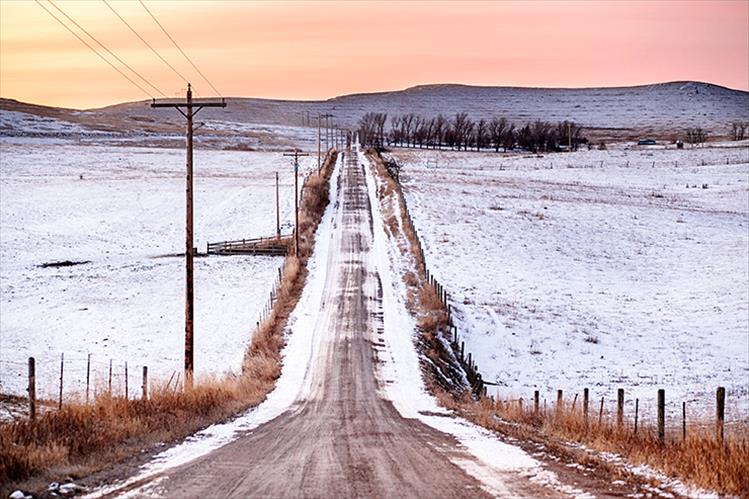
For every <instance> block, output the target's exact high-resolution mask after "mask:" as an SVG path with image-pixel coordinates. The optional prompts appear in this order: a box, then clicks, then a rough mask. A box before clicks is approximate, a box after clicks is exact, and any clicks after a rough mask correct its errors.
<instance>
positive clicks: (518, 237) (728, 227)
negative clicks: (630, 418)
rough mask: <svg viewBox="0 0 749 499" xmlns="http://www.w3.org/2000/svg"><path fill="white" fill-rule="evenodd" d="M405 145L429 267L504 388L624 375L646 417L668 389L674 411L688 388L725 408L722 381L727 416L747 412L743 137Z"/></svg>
mask: <svg viewBox="0 0 749 499" xmlns="http://www.w3.org/2000/svg"><path fill="white" fill-rule="evenodd" d="M394 156H395V157H396V158H397V160H398V161H399V163H401V164H402V165H403V170H402V179H403V181H404V185H405V192H406V197H407V200H408V204H409V206H410V208H411V213H412V216H413V218H414V222H415V223H416V225H417V228H418V229H419V232H420V235H421V237H422V240H423V243H424V245H425V251H426V252H427V262H428V265H429V267H430V268H431V269H432V271H433V273H434V274H435V276H436V277H437V278H438V279H439V280H440V281H441V282H442V283H443V285H445V287H446V289H447V290H448V292H449V293H450V294H451V299H452V302H453V305H454V307H455V309H456V314H455V315H456V317H457V322H458V327H459V330H460V333H461V334H462V336H463V338H464V339H465V341H466V343H467V345H466V348H467V349H468V350H469V351H471V352H472V353H473V354H474V356H475V358H476V359H477V362H478V365H479V366H480V369H481V372H482V374H483V375H484V377H485V379H487V380H489V381H492V382H497V383H499V384H500V387H499V390H498V391H499V394H500V396H503V397H525V398H527V397H528V396H529V395H532V390H533V389H540V390H541V391H542V393H543V397H545V398H548V399H549V400H551V397H553V396H554V395H553V393H554V392H555V391H556V390H557V389H564V390H565V391H566V393H567V394H568V395H567V396H568V397H572V394H573V393H578V392H580V391H581V390H582V388H583V387H590V388H591V390H592V397H593V398H594V399H595V397H598V398H600V397H606V399H607V400H613V399H614V398H615V389H616V388H619V387H621V388H624V389H625V390H626V394H627V398H628V399H633V398H635V397H638V398H640V399H641V409H643V414H644V415H645V416H644V418H645V419H646V420H648V419H652V418H653V417H654V414H655V413H654V411H653V408H652V405H651V404H652V401H653V399H654V398H655V394H656V390H657V388H665V389H666V398H667V402H668V404H669V411H670V412H671V414H672V415H673V416H675V415H676V414H677V412H676V410H677V409H676V408H677V407H679V408H680V405H681V401H682V400H685V401H687V404H688V408H689V409H688V411H689V412H690V413H691V414H694V412H698V411H699V412H702V411H705V412H707V411H712V410H714V409H713V404H714V397H715V395H714V391H715V388H716V387H717V386H719V385H722V386H726V388H727V389H728V395H729V402H728V406H729V407H728V411H729V417H730V418H733V419H736V418H738V417H743V418H746V417H747V415H748V414H749V386H748V385H749V382H748V381H747V380H748V379H749V148H747V145H746V144H744V145H743V147H739V148H725V147H721V148H705V149H699V150H689V149H688V150H682V151H678V150H664V149H638V148H637V147H631V146H620V147H618V148H616V149H613V150H608V151H584V152H582V151H581V152H578V153H571V154H556V155H547V156H545V157H536V156H526V157H523V156H522V155H514V156H512V155H503V154H499V155H496V154H492V153H482V154H477V153H454V152H433V151H430V152H427V151H415V150H400V151H397V152H395V153H394ZM703 184H704V185H705V187H706V188H704V189H703ZM677 404H678V406H677ZM628 405H629V404H628ZM631 405H632V406H633V405H634V404H631ZM643 405H644V407H643ZM607 407H611V406H609V405H608V404H607ZM632 409H633V407H630V408H629V410H632Z"/></svg>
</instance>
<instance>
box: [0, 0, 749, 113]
mask: <svg viewBox="0 0 749 499" xmlns="http://www.w3.org/2000/svg"><path fill="white" fill-rule="evenodd" d="M145 3H146V5H147V6H148V7H149V9H150V10H151V11H152V12H153V14H154V15H155V16H156V17H157V18H158V19H159V21H161V23H162V24H163V25H164V27H165V28H166V29H167V31H169V32H170V34H171V35H172V36H173V37H174V39H175V40H176V41H177V43H178V44H180V46H181V47H182V48H183V49H184V50H185V52H186V53H187V55H188V56H190V57H191V58H192V60H193V61H194V62H195V63H196V64H197V66H198V67H199V68H200V69H201V70H202V71H203V73H205V75H206V76H207V77H208V78H209V79H210V80H211V82H212V83H213V84H214V85H215V86H216V87H217V88H218V90H219V91H220V92H221V94H223V95H224V96H247V97H270V98H285V99H320V98H328V97H333V96H336V95H341V94H348V93H357V92H372V91H382V90H395V89H401V88H405V87H409V86H412V85H418V84H426V83H447V82H450V83H466V84H476V85H511V86H539V87H582V86H585V87H589V86H619V85H633V84H644V83H655V82H663V81H673V80H699V81H706V82H710V83H716V84H720V85H724V86H728V87H731V88H736V89H742V90H749V2H747V1H746V0H741V1H732V2H719V1H707V2H675V1H667V2H660V3H659V2H645V1H638V2H625V1H618V2H592V1H584V2H529V1H523V2H496V3H494V2H475V3H470V2H457V1H455V2H413V3H404V2H379V1H369V2H250V1H232V2H199V1H185V2H178V1H166V2H165V1H157V0H145ZM44 4H45V6H46V7H47V8H48V9H50V10H51V11H53V12H55V14H57V15H58V17H61V18H62V15H61V14H60V13H59V12H58V11H56V10H55V9H54V7H52V6H51V5H50V4H49V3H47V2H46V0H44ZM55 4H56V5H58V6H59V7H60V8H61V9H62V10H64V11H65V12H66V13H67V14H68V15H69V16H71V17H72V18H73V19H74V20H75V21H76V22H78V23H79V24H80V25H81V26H83V28H85V29H87V30H88V31H89V32H90V33H91V34H93V35H94V36H95V37H97V38H98V39H99V40H100V41H101V42H102V43H103V44H104V45H106V46H107V47H108V48H109V49H111V50H112V51H113V52H114V53H115V54H117V55H118V56H119V57H120V58H121V59H122V60H123V61H125V62H126V63H128V64H129V65H130V66H132V67H133V68H134V69H135V70H137V71H138V72H139V73H141V74H142V75H143V76H144V77H145V78H146V79H148V80H149V81H150V82H151V83H152V84H153V85H154V86H155V87H157V88H158V89H159V90H161V91H163V92H164V94H166V95H169V96H174V95H176V94H178V93H180V92H184V88H185V83H184V82H183V81H182V80H181V79H180V78H179V77H178V76H177V75H176V74H175V73H174V72H173V71H172V70H171V69H169V67H167V66H166V64H164V63H163V62H162V61H160V60H159V59H158V57H157V56H156V55H154V53H153V52H151V51H150V50H149V49H148V48H147V47H146V45H144V44H143V42H142V41H140V40H139V39H138V38H137V37H136V36H135V35H134V34H133V33H132V32H131V31H130V30H129V29H128V28H127V27H126V26H125V25H124V24H123V23H122V21H120V20H119V19H118V18H117V17H116V16H115V14H114V13H113V12H112V11H111V10H110V9H109V8H108V7H107V5H106V4H105V3H104V2H102V1H100V0H89V1H85V2H76V1H55ZM110 4H111V5H112V7H114V9H115V10H116V11H117V12H119V13H120V14H121V15H122V16H123V17H124V18H125V19H126V20H127V21H128V22H129V23H130V24H131V25H132V26H133V27H134V28H135V29H136V30H137V31H138V32H139V33H140V34H141V36H142V37H143V38H145V39H146V40H147V41H148V42H149V43H150V44H151V45H152V46H154V47H155V48H156V49H157V50H158V51H159V52H160V53H161V54H162V55H163V57H164V58H165V59H166V60H167V61H169V62H170V63H171V64H172V65H173V66H174V67H175V68H176V69H177V71H178V72H180V73H182V74H183V75H185V76H186V77H187V78H188V79H189V80H190V81H191V82H192V83H193V85H194V86H195V87H196V89H197V90H198V92H199V93H200V95H202V96H207V95H212V94H215V93H214V92H213V91H212V90H211V88H210V87H209V86H208V85H207V84H206V83H205V82H204V81H203V80H202V79H201V78H200V76H198V75H197V73H196V72H195V70H194V69H193V68H192V67H191V66H190V65H189V63H188V62H187V61H186V60H185V59H184V58H183V57H182V55H181V54H180V53H179V52H178V51H177V49H175V48H174V46H173V45H172V44H171V42H170V41H169V39H168V38H166V36H165V35H164V34H163V32H161V30H160V29H159V28H158V26H157V25H156V24H155V23H154V21H153V20H152V19H151V18H150V17H149V15H148V13H147V12H146V11H145V9H144V8H143V7H142V6H141V4H139V3H138V2H134V1H127V2H123V1H114V2H110ZM63 19H64V18H63ZM65 21H66V23H68V24H70V23H69V22H68V21H67V20H65ZM71 26H72V25H71ZM72 27H73V29H74V30H76V31H78V29H77V28H75V27H74V26H72ZM78 32H79V33H80V31H78ZM81 36H84V37H85V35H83V34H81ZM90 43H91V44H92V45H93V46H95V47H96V48H97V49H98V48H99V47H98V46H97V45H96V44H95V42H90ZM102 52H103V51H102ZM103 53H104V52H103ZM104 55H106V56H107V57H109V55H108V54H106V53H104ZM110 59H111V57H110ZM123 70H124V71H126V72H128V71H127V70H126V69H123ZM132 78H133V79H134V80H136V81H137V82H139V83H140V84H141V85H142V86H144V87H145V86H146V85H145V84H143V83H142V82H140V80H138V79H137V77H135V76H132ZM147 90H149V93H151V94H152V95H153V96H155V97H159V96H160V94H158V93H156V91H154V90H153V89H151V88H148V87H147ZM0 95H1V96H2V97H9V98H14V99H18V100H23V101H28V102H33V103H39V104H48V105H56V106H67V107H75V108H89V107H96V106H103V105H108V104H113V103H117V102H123V101H132V100H140V99H144V98H148V97H149V96H148V95H146V94H144V93H143V92H141V91H140V90H138V89H137V88H136V87H135V86H133V85H132V84H131V83H129V82H128V81H127V80H126V79H125V78H123V77H122V76H121V75H119V74H118V73H117V72H115V71H114V70H113V69H112V68H111V67H109V66H108V65H106V63H104V62H103V61H102V60H101V59H99V58H98V57H97V56H96V55H95V54H94V53H92V52H91V51H90V50H89V49H88V48H86V47H85V46H84V45H83V44H82V43H81V42H80V41H79V40H77V39H76V38H75V37H74V36H73V35H71V34H70V33H69V32H68V31H66V30H65V28H63V27H62V26H61V25H60V24H58V22H57V21H55V20H54V19H53V18H52V17H50V15H49V14H48V13H46V12H45V11H44V10H43V9H42V8H41V7H40V6H39V5H37V4H36V3H35V2H33V1H12V0H0Z"/></svg>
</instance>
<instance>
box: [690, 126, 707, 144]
mask: <svg viewBox="0 0 749 499" xmlns="http://www.w3.org/2000/svg"><path fill="white" fill-rule="evenodd" d="M684 135H685V136H686V139H687V142H689V143H690V144H692V147H694V146H696V145H699V144H702V143H704V142H705V141H706V140H707V131H706V130H703V129H702V128H701V127H696V128H687V129H686V130H685V132H684Z"/></svg>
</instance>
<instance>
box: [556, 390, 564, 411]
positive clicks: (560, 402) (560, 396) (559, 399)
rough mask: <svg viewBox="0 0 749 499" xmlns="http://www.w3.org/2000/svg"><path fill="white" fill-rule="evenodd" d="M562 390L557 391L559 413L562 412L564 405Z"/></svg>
mask: <svg viewBox="0 0 749 499" xmlns="http://www.w3.org/2000/svg"><path fill="white" fill-rule="evenodd" d="M562 397H563V393H562V390H557V413H559V412H561V411H562V404H564V399H563V398H562Z"/></svg>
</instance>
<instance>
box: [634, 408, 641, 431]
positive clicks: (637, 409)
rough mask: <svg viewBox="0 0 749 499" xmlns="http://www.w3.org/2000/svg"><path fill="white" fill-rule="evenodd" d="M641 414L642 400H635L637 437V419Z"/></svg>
mask: <svg viewBox="0 0 749 499" xmlns="http://www.w3.org/2000/svg"><path fill="white" fill-rule="evenodd" d="M639 412H640V399H635V435H637V418H638V416H639Z"/></svg>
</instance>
